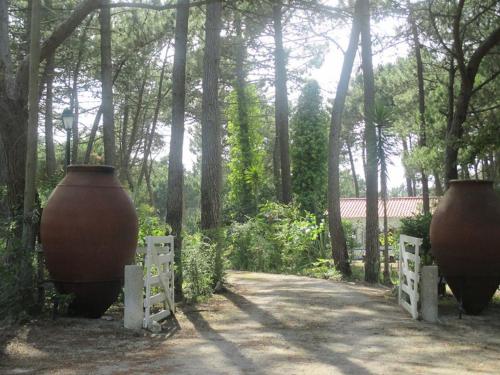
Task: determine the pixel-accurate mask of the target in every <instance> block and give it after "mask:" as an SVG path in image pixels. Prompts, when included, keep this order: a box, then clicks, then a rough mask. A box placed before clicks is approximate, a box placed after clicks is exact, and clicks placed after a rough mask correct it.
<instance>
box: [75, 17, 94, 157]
mask: <svg viewBox="0 0 500 375" xmlns="http://www.w3.org/2000/svg"><path fill="white" fill-rule="evenodd" d="M91 22H92V17H90V18H89V20H88V21H87V23H86V25H85V27H84V28H83V32H82V35H80V40H79V46H78V55H77V58H76V64H75V69H74V71H73V77H72V78H73V79H72V88H71V110H72V111H73V116H74V119H73V129H72V130H71V133H72V138H73V145H72V148H71V163H72V164H78V147H79V146H80V133H79V131H78V123H79V117H80V101H79V98H78V77H79V76H80V70H81V67H82V61H83V52H84V49H85V43H86V42H87V30H88V28H89V26H90V23H91Z"/></svg>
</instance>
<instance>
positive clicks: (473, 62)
mask: <svg viewBox="0 0 500 375" xmlns="http://www.w3.org/2000/svg"><path fill="white" fill-rule="evenodd" d="M498 44H500V26H499V27H497V28H496V30H494V31H493V32H492V33H491V34H490V35H488V37H487V38H486V39H485V40H484V41H483V43H481V45H480V46H479V47H477V49H476V50H475V51H474V53H473V54H472V56H471V58H470V60H469V63H468V64H467V71H468V72H473V73H475V72H477V70H478V69H479V64H481V60H482V59H483V57H484V56H486V55H487V54H488V52H489V51H490V50H491V49H492V48H493V47H495V46H496V45H498Z"/></svg>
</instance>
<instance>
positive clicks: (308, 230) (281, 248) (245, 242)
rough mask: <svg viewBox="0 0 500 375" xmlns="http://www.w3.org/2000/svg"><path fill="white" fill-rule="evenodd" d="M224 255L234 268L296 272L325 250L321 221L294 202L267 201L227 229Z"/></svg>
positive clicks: (313, 260)
mask: <svg viewBox="0 0 500 375" xmlns="http://www.w3.org/2000/svg"><path fill="white" fill-rule="evenodd" d="M227 239H228V248H227V252H228V259H229V262H230V266H231V267H233V268H235V269H242V270H249V271H263V272H283V273H299V272H300V271H301V270H303V269H304V268H306V267H309V266H311V265H312V264H313V263H314V262H316V260H317V259H318V258H325V257H326V256H328V254H329V250H328V246H329V244H328V241H327V240H326V236H325V224H324V222H321V223H319V224H317V223H316V218H315V217H314V215H312V214H310V213H306V212H303V211H301V210H299V209H298V208H297V207H296V206H293V205H290V206H287V205H282V204H279V203H267V204H265V205H263V206H261V207H260V209H259V213H258V215H257V216H256V217H253V218H251V219H249V220H248V221H246V222H245V223H233V224H232V225H231V226H230V228H229V230H228V236H227Z"/></svg>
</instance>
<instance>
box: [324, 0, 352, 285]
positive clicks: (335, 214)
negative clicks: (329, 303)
mask: <svg viewBox="0 0 500 375" xmlns="http://www.w3.org/2000/svg"><path fill="white" fill-rule="evenodd" d="M359 5H360V1H359V0H358V1H356V9H355V14H354V19H353V22H352V30H351V36H350V38H349V46H348V47H347V51H346V53H345V55H344V62H343V64H342V71H341V73H340V80H339V83H338V85H337V93H336V95H335V101H334V103H333V109H332V118H331V122H330V137H329V147H328V197H327V198H328V226H329V230H330V240H331V243H332V255H333V261H334V263H335V265H336V267H337V269H338V270H339V271H340V272H341V273H342V274H343V275H344V276H349V275H351V267H350V265H349V255H348V252H347V243H346V238H345V233H344V229H343V227H342V218H341V215H340V177H339V175H340V171H339V165H340V148H341V145H340V133H341V131H342V115H343V112H344V105H345V99H346V96H347V89H348V88H349V80H350V78H351V72H352V66H353V64H354V58H355V57H356V50H357V49H358V43H359V34H360V28H359V21H360V20H359V16H360V14H359V11H360V8H359ZM358 193H359V192H358Z"/></svg>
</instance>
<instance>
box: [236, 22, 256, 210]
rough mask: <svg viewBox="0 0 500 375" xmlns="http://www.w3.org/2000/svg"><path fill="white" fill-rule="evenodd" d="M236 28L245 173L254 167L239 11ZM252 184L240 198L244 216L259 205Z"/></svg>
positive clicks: (240, 137)
mask: <svg viewBox="0 0 500 375" xmlns="http://www.w3.org/2000/svg"><path fill="white" fill-rule="evenodd" d="M234 23H235V29H236V46H235V49H236V51H235V72H234V73H235V76H236V82H235V90H236V96H237V98H238V99H237V100H238V122H239V126H240V131H239V140H238V141H239V144H240V148H241V159H242V160H241V161H242V167H243V171H241V172H242V173H243V174H244V175H246V174H248V173H249V172H250V168H251V167H252V149H251V146H250V138H249V127H250V124H249V119H248V98H247V92H246V87H247V84H246V73H245V67H244V61H245V55H246V46H245V40H244V38H243V33H242V30H241V18H240V15H239V14H238V13H237V14H236V15H235V21H234ZM252 190H253V189H252V186H251V183H250V182H249V181H246V179H245V181H244V183H243V189H242V194H241V195H242V196H241V197H239V199H240V203H239V204H240V206H241V208H240V210H241V211H240V212H241V213H242V216H243V217H245V216H251V215H254V214H255V213H256V211H257V206H256V202H255V199H254V197H253V194H252Z"/></svg>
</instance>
